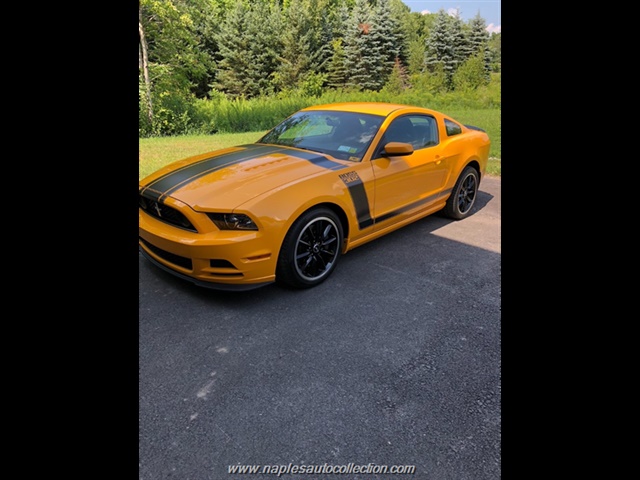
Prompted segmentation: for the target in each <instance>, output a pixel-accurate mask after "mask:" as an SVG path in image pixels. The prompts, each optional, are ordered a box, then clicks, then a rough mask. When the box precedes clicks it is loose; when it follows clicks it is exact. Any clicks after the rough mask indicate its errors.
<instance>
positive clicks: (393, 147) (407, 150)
mask: <svg viewBox="0 0 640 480" xmlns="http://www.w3.org/2000/svg"><path fill="white" fill-rule="evenodd" d="M412 153H413V145H411V144H410V143H401V142H389V143H387V144H386V145H385V146H384V150H383V151H382V155H384V156H385V157H403V156H405V155H411V154H412Z"/></svg>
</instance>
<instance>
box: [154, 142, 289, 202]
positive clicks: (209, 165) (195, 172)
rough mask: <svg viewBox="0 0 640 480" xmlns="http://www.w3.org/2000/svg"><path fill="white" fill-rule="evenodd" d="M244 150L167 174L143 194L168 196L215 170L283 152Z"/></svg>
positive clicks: (264, 147) (249, 147) (257, 147)
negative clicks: (154, 193) (171, 192)
mask: <svg viewBox="0 0 640 480" xmlns="http://www.w3.org/2000/svg"><path fill="white" fill-rule="evenodd" d="M241 147H244V150H240V151H237V152H230V153H223V154H222V155H217V156H215V157H210V158H205V159H204V160H201V161H199V162H196V163H192V164H190V165H187V166H185V167H182V168H180V169H178V170H175V171H173V172H170V173H167V174H166V175H163V176H162V177H160V178H158V179H156V180H154V181H153V182H151V183H150V184H149V185H146V186H145V187H144V188H143V190H142V193H145V191H146V190H147V189H152V190H153V191H155V192H161V196H163V195H167V194H168V193H169V192H170V191H173V190H176V189H177V188H179V187H181V186H183V185H184V184H186V183H188V182H192V181H193V180H196V179H197V178H200V177H202V176H204V175H206V174H208V173H210V172H212V171H214V170H218V169H220V168H223V167H226V166H229V165H232V164H235V163H240V162H244V161H246V160H251V159H253V158H255V157H256V156H260V155H268V154H270V153H275V152H279V151H282V150H283V149H282V148H279V147H276V146H272V145H255V144H249V145H241Z"/></svg>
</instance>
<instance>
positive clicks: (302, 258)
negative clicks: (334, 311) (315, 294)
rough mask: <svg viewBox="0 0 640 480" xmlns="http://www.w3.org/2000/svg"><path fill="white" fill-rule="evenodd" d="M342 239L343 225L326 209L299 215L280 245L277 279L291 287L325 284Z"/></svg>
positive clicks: (339, 250)
mask: <svg viewBox="0 0 640 480" xmlns="http://www.w3.org/2000/svg"><path fill="white" fill-rule="evenodd" d="M342 239H343V233H342V224H341V223H340V220H339V219H338V217H337V215H336V214H335V213H333V212H332V211H331V210H329V209H328V208H314V209H312V210H309V211H308V212H306V213H304V214H302V215H301V216H300V218H298V219H297V220H296V221H295V222H294V224H293V225H292V226H291V228H290V229H289V231H288V232H287V235H286V236H285V239H284V242H282V248H281V249H280V255H279V257H278V265H277V267H276V279H277V280H278V281H279V282H281V283H284V284H285V285H288V286H290V287H294V288H309V287H314V286H316V285H318V284H320V283H322V282H324V281H325V280H326V279H327V278H328V277H329V275H331V273H332V272H333V271H334V270H335V268H336V264H337V263H338V259H339V258H340V254H341V249H342Z"/></svg>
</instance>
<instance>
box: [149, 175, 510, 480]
mask: <svg viewBox="0 0 640 480" xmlns="http://www.w3.org/2000/svg"><path fill="white" fill-rule="evenodd" d="M139 277H140V280H139V281H140V283H139V285H140V294H139V295H140V296H139V308H140V319H139V352H140V353H139V360H140V365H139V370H140V382H139V397H140V398H139V400H140V402H139V405H140V414H139V418H140V420H139V432H140V440H139V462H140V465H139V477H140V478H141V479H143V480H161V479H168V478H172V479H180V480H187V479H193V480H200V479H203V480H204V479H214V480H215V479H230V478H245V477H246V478H278V477H277V476H276V475H230V474H228V466H229V465H237V464H256V465H257V464H260V465H264V464H269V465H288V464H289V463H292V464H295V465H301V464H305V465H324V464H325V463H326V464H328V465H347V464H349V463H355V464H358V465H361V464H364V465H366V464H369V463H373V464H376V465H388V466H391V465H415V467H416V473H415V474H414V475H373V474H354V475H325V476H322V475H283V476H282V477H280V478H289V479H291V478H308V479H311V478H314V479H316V478H334V479H337V478H345V479H346V478H358V479H364V478H367V479H369V478H412V479H429V480H449V479H450V480H465V479H468V480H483V479H487V480H488V479H491V480H498V479H499V478H500V473H501V457H500V418H501V416H500V285H501V284H500V179H498V178H492V177H487V178H485V179H484V180H483V183H482V185H481V189H480V193H479V198H478V204H477V206H476V212H475V213H474V214H473V215H472V216H471V217H469V218H467V219H466V220H463V221H460V222H454V221H451V220H448V219H445V218H443V217H440V216H437V215H436V216H431V217H429V218H426V219H423V220H420V221H418V222H416V223H414V224H412V225H409V226H407V227H405V228H404V229H401V230H399V231H396V232H394V233H392V234H390V235H388V236H386V237H384V238H381V239H378V240H376V241H375V242H372V243H370V244H368V245H364V246H362V247H360V248H357V249H356V250H353V251H352V252H349V253H348V254H346V255H345V256H343V257H342V259H341V262H340V264H339V265H338V268H337V269H336V271H335V272H334V274H333V275H332V276H331V278H330V279H329V280H328V281H326V282H324V283H323V284H321V285H320V286H318V287H316V288H313V289H310V290H304V291H290V290H286V289H283V288H281V287H279V286H277V285H270V286H268V287H265V288H263V289H260V290H255V291H252V292H245V293H220V292H215V291H209V290H206V289H203V288H198V287H196V286H194V285H191V284H190V283H187V282H183V281H180V280H178V279H175V278H173V277H172V276H170V275H169V274H167V273H165V272H163V271H161V270H160V269H158V268H156V267H155V266H153V265H151V264H150V263H149V262H147V261H146V260H145V259H144V258H143V257H142V256H140V266H139Z"/></svg>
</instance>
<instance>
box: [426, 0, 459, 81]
mask: <svg viewBox="0 0 640 480" xmlns="http://www.w3.org/2000/svg"><path fill="white" fill-rule="evenodd" d="M452 23H453V22H451V21H450V17H449V15H448V14H447V12H445V11H444V9H440V10H439V11H438V13H437V15H436V19H435V21H434V23H433V25H432V27H431V31H430V32H429V37H428V38H427V41H426V50H427V53H426V56H425V65H426V67H427V70H428V71H429V72H435V71H436V67H437V66H441V68H442V73H443V75H444V82H445V85H446V86H447V88H451V87H452V86H453V83H452V78H453V74H454V73H455V71H456V68H457V66H458V65H457V60H458V50H459V48H457V47H456V44H455V39H454V37H455V35H454V32H453V31H452V30H453V28H452Z"/></svg>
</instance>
